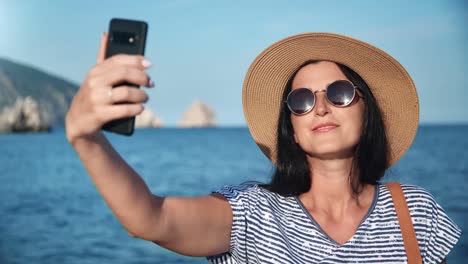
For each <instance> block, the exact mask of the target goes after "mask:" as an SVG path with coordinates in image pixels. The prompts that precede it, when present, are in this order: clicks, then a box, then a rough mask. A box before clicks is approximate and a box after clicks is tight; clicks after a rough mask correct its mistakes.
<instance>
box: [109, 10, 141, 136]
mask: <svg viewBox="0 0 468 264" xmlns="http://www.w3.org/2000/svg"><path fill="white" fill-rule="evenodd" d="M147 31H148V24H147V23H146V22H144V21H137V20H128V19H120V18H113V19H111V21H110V23H109V31H108V38H107V49H106V56H105V57H106V58H109V57H111V56H113V55H116V54H134V55H144V54H145V45H146V33H147ZM122 85H128V86H134V87H137V88H139V86H138V85H135V84H132V83H127V82H124V83H119V84H117V85H114V88H116V87H118V86H122ZM117 89H118V88H117ZM124 103H125V102H124ZM102 129H103V130H106V131H109V132H114V133H117V134H121V135H126V136H131V135H132V134H133V131H134V129H135V117H129V118H122V119H116V120H112V121H110V122H108V123H106V124H104V125H103V126H102Z"/></svg>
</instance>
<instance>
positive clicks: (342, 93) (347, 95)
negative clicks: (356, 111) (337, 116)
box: [327, 81, 354, 106]
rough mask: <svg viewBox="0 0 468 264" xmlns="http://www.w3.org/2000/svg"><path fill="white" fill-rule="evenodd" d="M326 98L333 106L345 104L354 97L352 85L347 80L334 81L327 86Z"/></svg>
mask: <svg viewBox="0 0 468 264" xmlns="http://www.w3.org/2000/svg"><path fill="white" fill-rule="evenodd" d="M327 98H328V100H329V101H330V102H331V103H332V104H334V105H335V106H347V105H349V104H350V103H351V101H352V100H353V98H354V86H353V84H352V83H351V82H348V81H336V82H334V83H332V84H330V85H329V86H328V88H327Z"/></svg>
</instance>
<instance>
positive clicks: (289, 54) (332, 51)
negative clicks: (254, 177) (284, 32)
mask: <svg viewBox="0 0 468 264" xmlns="http://www.w3.org/2000/svg"><path fill="white" fill-rule="evenodd" d="M307 60H324V61H333V62H337V63H341V64H344V65H346V66H348V67H349V68H351V69H352V70H354V71H355V72H356V73H358V74H359V75H360V76H361V77H362V78H363V79H364V81H365V82H366V83H367V85H368V86H369V88H370V89H371V91H372V93H373V95H374V97H375V99H376V101H377V104H378V106H379V108H380V110H381V113H382V116H383V121H384V125H385V131H386V133H387V138H388V142H389V152H390V153H389V163H388V167H390V166H391V165H392V164H394V163H395V162H397V161H398V160H399V159H400V158H401V156H403V154H404V153H405V152H406V151H407V150H408V149H409V147H410V146H411V144H412V142H413V140H414V138H415V135H416V131H417V127H418V121H419V102H418V96H417V92H416V87H415V85H414V83H413V81H412V79H411V77H410V76H409V74H408V73H407V71H406V70H405V69H404V67H403V66H402V65H401V64H400V63H399V62H398V61H397V60H395V59H394V58H393V57H391V56H390V55H388V54H387V53H386V52H384V51H382V50H380V49H378V48H376V47H374V46H372V45H370V44H368V43H365V42H363V41H360V40H357V39H354V38H350V37H347V36H343V35H338V34H332V33H304V34H299V35H294V36H291V37H288V38H285V39H282V40H280V41H278V42H276V43H274V44H272V45H271V46H269V47H268V48H266V49H265V50H264V51H263V52H262V53H260V55H258V56H257V58H256V59H255V60H254V62H253V63H252V64H251V66H250V68H249V70H248V72H247V75H246V77H245V80H244V86H243V90H242V103H243V109H244V115H245V119H246V122H247V125H248V128H249V130H250V133H251V134H252V137H253V138H254V140H255V142H256V143H257V145H258V146H259V147H260V149H261V150H262V152H263V153H264V154H265V155H266V156H267V157H268V158H269V159H270V160H271V161H272V162H273V163H276V157H277V149H276V148H277V127H278V116H279V111H280V106H281V99H282V95H283V91H284V89H285V88H286V83H287V81H288V79H289V78H290V77H291V75H292V73H293V72H294V71H295V70H297V68H298V67H299V66H300V65H301V64H303V63H304V62H305V61H307Z"/></svg>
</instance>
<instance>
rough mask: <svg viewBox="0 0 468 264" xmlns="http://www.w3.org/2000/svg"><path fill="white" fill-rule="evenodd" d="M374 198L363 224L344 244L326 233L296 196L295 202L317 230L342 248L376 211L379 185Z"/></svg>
mask: <svg viewBox="0 0 468 264" xmlns="http://www.w3.org/2000/svg"><path fill="white" fill-rule="evenodd" d="M374 188H375V189H374V198H373V200H372V204H371V206H369V209H368V210H367V213H366V214H365V215H364V217H363V218H362V219H361V222H360V223H359V225H358V227H357V229H356V231H355V232H354V234H353V235H352V236H351V237H350V238H349V239H348V240H347V241H346V242H344V243H343V244H341V243H339V242H337V241H336V240H335V239H333V238H332V237H330V236H329V235H328V234H327V233H326V232H325V230H323V229H322V227H321V226H320V225H319V224H318V222H317V221H315V219H314V217H313V216H312V215H311V214H310V212H309V210H307V208H306V207H305V206H304V204H303V203H302V202H301V200H300V199H299V197H298V196H294V200H296V203H297V204H298V205H299V207H301V209H302V211H303V212H304V214H305V215H306V216H307V217H308V218H309V220H310V221H312V224H313V225H315V226H316V227H317V229H318V230H319V231H320V232H321V233H322V234H323V235H324V236H325V237H326V238H327V239H329V240H330V241H331V242H333V243H334V244H336V246H338V247H341V246H344V245H345V244H348V242H350V241H351V240H353V238H354V237H355V236H356V233H357V232H358V231H359V229H361V225H362V223H364V221H365V220H366V219H367V218H368V217H369V215H370V214H371V213H372V211H374V208H375V205H376V204H377V200H378V199H379V192H380V188H379V184H378V183H377V184H376V185H375V187H374Z"/></svg>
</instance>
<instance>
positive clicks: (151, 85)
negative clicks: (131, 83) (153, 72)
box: [148, 78, 154, 88]
mask: <svg viewBox="0 0 468 264" xmlns="http://www.w3.org/2000/svg"><path fill="white" fill-rule="evenodd" d="M148 87H151V88H153V87H154V82H153V80H152V79H151V78H150V79H149V81H148Z"/></svg>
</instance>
